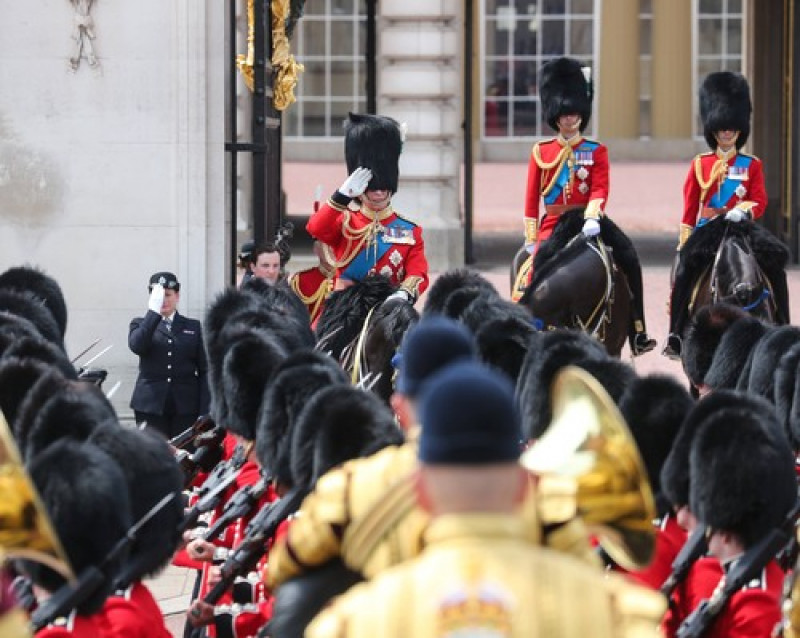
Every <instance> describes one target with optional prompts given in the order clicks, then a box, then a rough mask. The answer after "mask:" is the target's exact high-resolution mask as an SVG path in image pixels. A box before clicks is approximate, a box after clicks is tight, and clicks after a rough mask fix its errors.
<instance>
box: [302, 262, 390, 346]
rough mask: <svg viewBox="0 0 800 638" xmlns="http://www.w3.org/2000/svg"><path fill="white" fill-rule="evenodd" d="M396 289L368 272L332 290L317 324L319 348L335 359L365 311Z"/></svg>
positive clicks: (356, 330)
mask: <svg viewBox="0 0 800 638" xmlns="http://www.w3.org/2000/svg"><path fill="white" fill-rule="evenodd" d="M396 290H397V287H396V286H395V285H394V284H392V283H391V282H390V281H389V279H388V278H387V277H384V276H383V275H369V276H367V277H365V278H364V279H363V280H361V281H359V282H356V283H354V284H353V285H352V286H350V287H349V288H345V289H344V290H337V291H335V292H333V293H332V294H331V296H330V297H329V298H328V299H327V301H326V302H325V308H324V309H323V311H322V315H321V316H320V318H319V322H318V323H317V341H318V343H320V344H322V349H323V350H325V351H326V352H330V353H331V355H332V356H333V358H334V359H336V360H338V359H339V357H340V356H341V354H342V351H343V350H344V349H345V348H346V347H347V345H348V344H349V343H351V342H352V341H353V340H354V339H355V338H356V337H358V335H359V333H360V332H361V329H362V328H363V326H364V320H365V319H366V318H367V314H369V311H370V310H371V309H372V308H374V307H375V306H377V305H378V304H380V303H382V302H383V301H385V300H386V298H387V297H388V296H389V295H391V294H392V293H393V292H395V291H396Z"/></svg>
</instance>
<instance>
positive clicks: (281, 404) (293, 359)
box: [256, 350, 349, 486]
mask: <svg viewBox="0 0 800 638" xmlns="http://www.w3.org/2000/svg"><path fill="white" fill-rule="evenodd" d="M348 383H349V380H348V378H347V375H346V374H345V373H344V370H342V368H341V366H340V365H339V364H338V363H337V362H336V361H335V360H334V359H333V358H332V357H330V356H329V355H327V354H324V353H322V352H319V351H316V350H305V351H298V352H295V353H293V354H291V355H289V356H288V357H287V358H286V359H285V360H284V361H283V363H282V364H281V365H280V367H279V368H278V370H277V371H276V373H275V377H274V379H273V381H272V383H271V384H270V386H269V388H268V389H267V391H266V392H265V393H264V400H263V402H262V404H261V410H260V412H259V415H258V426H257V427H258V431H257V433H256V456H257V457H258V462H259V463H260V464H261V467H263V468H264V470H265V471H266V472H267V473H268V474H269V475H270V476H272V477H274V478H275V480H276V481H277V482H278V483H281V484H283V485H287V486H289V485H292V471H291V433H292V431H293V429H294V428H295V426H296V424H297V418H298V416H299V415H300V412H302V410H303V408H304V407H305V406H306V405H307V404H308V402H309V401H310V400H311V397H313V396H314V394H315V393H317V392H319V391H320V390H322V389H324V388H328V387H330V386H333V385H335V386H337V387H338V386H346V385H347V384H348Z"/></svg>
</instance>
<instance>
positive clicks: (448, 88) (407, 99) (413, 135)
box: [377, 0, 464, 271]
mask: <svg viewBox="0 0 800 638" xmlns="http://www.w3.org/2000/svg"><path fill="white" fill-rule="evenodd" d="M461 5H462V3H459V2H457V0H438V1H434V0H381V2H380V3H379V5H378V10H379V12H380V13H379V16H378V32H379V50H378V56H377V57H378V60H377V64H378V113H379V114H381V115H388V116H390V117H393V118H395V119H397V120H398V121H399V122H405V123H406V124H407V125H408V136H407V138H406V142H405V145H404V147H403V154H402V155H401V157H400V184H399V189H398V192H397V195H395V197H394V200H393V203H394V206H395V208H396V209H397V210H398V212H400V214H402V215H405V216H407V217H409V218H410V219H412V220H413V221H416V222H419V223H420V224H421V225H422V226H423V228H424V239H425V248H426V254H427V256H428V261H429V263H430V268H431V270H432V271H442V270H446V269H448V268H452V267H455V266H458V265H461V264H463V262H464V243H463V231H462V228H461V221H460V204H459V202H460V194H461V193H460V168H461V144H460V142H461V139H462V134H461V118H462V98H461V95H462V79H461V63H460V60H461V38H462V37H463V36H462V33H461V31H462V21H461V12H462V6H461Z"/></svg>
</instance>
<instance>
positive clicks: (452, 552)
mask: <svg viewBox="0 0 800 638" xmlns="http://www.w3.org/2000/svg"><path fill="white" fill-rule="evenodd" d="M419 414H420V419H421V422H422V430H421V434H420V444H419V452H418V459H419V463H420V468H419V470H418V473H417V475H416V479H415V491H416V495H417V502H418V503H419V504H420V505H421V506H422V507H424V508H425V509H426V510H427V511H428V512H429V513H430V515H431V517H432V521H431V524H430V525H429V527H428V528H427V530H426V532H425V549H424V550H423V553H422V554H421V555H420V556H419V557H418V558H417V559H415V560H412V561H408V562H406V563H404V564H403V565H399V566H397V567H396V568H394V569H392V570H389V571H387V572H384V573H383V574H381V575H379V576H378V577H377V578H376V579H374V580H373V581H371V582H369V583H366V584H362V585H357V586H356V587H355V588H354V589H352V590H350V591H349V592H347V593H346V594H345V595H344V596H342V597H340V598H338V599H337V600H336V601H335V602H334V603H333V604H332V605H331V606H329V607H328V608H327V609H326V610H324V611H323V612H322V613H321V614H320V615H318V616H317V618H316V619H315V620H314V622H313V623H312V624H311V625H310V626H309V628H308V631H307V632H306V635H307V636H311V637H312V638H320V637H325V636H367V635H369V636H385V637H393V636H398V637H399V636H416V637H418V638H425V637H427V636H443V635H453V636H455V635H498V636H499V635H503V636H520V637H521V636H534V635H547V636H551V637H553V636H555V637H560V636H588V635H591V636H599V637H602V636H618V637H619V636H622V637H624V636H633V635H635V636H658V635H659V634H658V626H657V622H658V617H659V615H660V613H661V612H662V611H663V608H664V603H663V601H662V600H661V598H660V596H658V595H657V594H655V593H653V592H649V591H646V590H644V589H642V588H639V587H637V586H635V585H630V584H628V583H626V582H624V581H622V580H618V579H617V577H616V576H614V575H611V576H605V575H604V574H603V572H602V571H600V570H596V569H593V568H592V567H589V566H587V565H585V564H584V563H582V562H580V561H578V560H576V559H575V558H573V557H568V556H565V555H564V554H561V553H556V552H553V551H551V550H547V549H544V548H542V547H537V546H535V545H534V544H533V543H531V542H530V540H529V538H528V537H527V536H526V531H525V522H524V520H523V519H522V518H521V517H520V516H518V515H517V514H516V510H517V508H518V507H519V506H520V505H521V503H522V501H523V499H524V497H525V492H526V490H527V489H528V488H529V487H530V483H529V481H528V480H527V478H526V475H525V471H524V469H523V468H522V467H521V466H520V464H519V463H518V459H519V454H520V439H521V436H522V434H521V430H520V422H519V416H518V414H517V412H516V409H515V406H514V390H513V387H512V385H511V383H510V382H509V381H508V380H507V379H506V378H505V377H503V376H502V375H500V374H498V373H495V372H492V371H490V370H488V369H487V368H484V367H483V366H481V365H480V364H477V363H474V362H460V363H456V364H453V365H451V366H448V367H446V368H444V369H443V370H441V371H440V372H438V373H436V374H435V375H434V376H433V377H432V378H431V379H430V380H429V381H428V382H427V385H426V387H425V388H424V389H423V391H422V396H421V398H420V404H419Z"/></svg>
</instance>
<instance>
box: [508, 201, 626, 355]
mask: <svg viewBox="0 0 800 638" xmlns="http://www.w3.org/2000/svg"><path fill="white" fill-rule="evenodd" d="M601 225H603V226H606V227H607V226H608V225H612V226H613V222H611V220H609V219H608V218H603V219H602V220H601ZM582 226H583V213H582V211H580V210H576V211H569V212H567V213H564V214H562V216H561V218H560V219H559V221H558V224H556V227H555V228H554V230H553V234H552V235H551V236H550V238H549V239H548V241H547V243H546V244H545V245H543V246H541V247H540V249H539V250H538V251H537V254H536V256H535V259H534V260H533V266H534V275H533V281H532V282H531V284H530V285H529V286H527V288H526V289H525V291H524V293H523V295H522V297H521V298H520V300H519V303H520V304H521V305H523V306H525V307H527V308H528V309H529V310H530V312H531V314H532V315H533V317H534V320H535V321H537V322H538V323H540V324H541V328H542V329H545V330H552V329H556V328H572V329H578V330H582V331H584V332H587V333H588V334H590V335H592V336H594V337H595V338H597V339H598V340H599V341H600V342H601V343H602V344H603V345H604V346H605V348H606V350H607V351H608V353H609V354H610V355H612V356H614V357H619V356H620V354H621V352H622V347H623V346H624V345H625V341H626V339H627V338H628V328H629V326H630V323H631V292H630V288H629V287H628V282H627V279H626V277H625V274H624V273H623V272H622V270H621V269H620V268H619V267H618V266H617V265H616V263H615V261H614V256H613V251H612V250H611V248H610V247H608V246H606V245H605V243H604V242H603V240H602V239H601V238H600V237H593V238H587V237H585V236H584V235H583V234H582V233H581V232H580V230H581V227H582ZM613 232H621V231H619V229H617V228H616V226H613ZM527 266H528V267H529V264H527ZM520 273H521V274H520V275H519V277H518V278H521V277H524V276H525V275H524V273H523V272H522V271H520Z"/></svg>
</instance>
